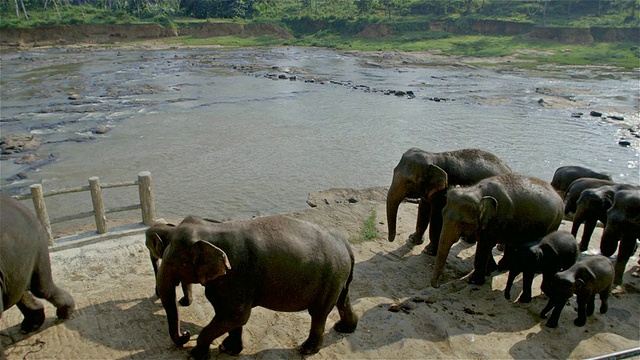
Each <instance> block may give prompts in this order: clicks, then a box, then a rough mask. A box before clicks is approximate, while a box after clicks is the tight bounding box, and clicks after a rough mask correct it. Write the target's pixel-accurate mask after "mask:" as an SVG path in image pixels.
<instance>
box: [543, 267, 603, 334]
mask: <svg viewBox="0 0 640 360" xmlns="http://www.w3.org/2000/svg"><path fill="white" fill-rule="evenodd" d="M613 276H614V269H613V265H612V264H611V261H610V260H609V259H608V258H606V257H604V256H602V255H595V256H589V257H587V258H585V259H582V260H580V261H578V262H577V263H575V264H574V265H573V266H572V267H570V268H569V269H567V270H565V271H561V272H559V273H557V274H556V275H555V276H554V277H553V280H552V281H551V283H550V284H549V285H548V286H547V287H546V288H545V294H547V296H548V297H549V302H548V303H547V306H545V307H544V309H542V311H541V312H540V317H541V318H543V319H546V318H547V314H548V313H549V311H551V310H553V313H552V314H551V317H550V318H549V320H547V326H548V327H551V328H554V327H557V326H558V319H559V318H560V313H561V312H562V309H563V308H564V306H565V304H566V303H567V301H568V300H569V299H570V298H571V297H572V296H573V294H576V295H577V302H578V317H577V318H576V319H575V320H574V321H573V323H574V324H575V325H576V326H584V324H585V323H586V322H587V316H591V315H593V312H594V310H595V299H596V294H599V295H600V302H601V304H600V313H601V314H604V313H606V312H607V310H608V309H609V305H608V303H607V301H608V299H609V293H610V292H611V286H612V284H613Z"/></svg>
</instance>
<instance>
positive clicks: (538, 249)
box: [504, 231, 580, 303]
mask: <svg viewBox="0 0 640 360" xmlns="http://www.w3.org/2000/svg"><path fill="white" fill-rule="evenodd" d="M579 254H580V251H578V242H577V241H576V238H574V237H573V235H571V234H570V233H569V232H567V231H554V232H552V233H551V234H549V235H547V236H545V237H543V238H542V240H540V241H539V242H537V243H529V244H524V245H522V246H515V247H513V248H511V249H510V252H509V262H508V267H509V277H508V279H507V287H506V288H505V289H504V297H505V299H507V300H509V299H510V298H511V286H512V285H513V280H514V279H515V278H516V276H518V274H520V273H523V278H522V294H521V295H520V298H519V299H518V302H521V303H528V302H531V285H532V283H533V277H534V275H535V274H536V273H542V286H541V288H542V291H543V292H544V291H545V288H546V286H547V284H548V282H549V281H550V280H551V278H553V276H554V275H555V274H556V273H557V272H558V271H562V270H566V269H568V268H570V267H571V266H572V265H573V264H575V263H576V260H578V255H579Z"/></svg>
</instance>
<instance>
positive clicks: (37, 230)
mask: <svg viewBox="0 0 640 360" xmlns="http://www.w3.org/2000/svg"><path fill="white" fill-rule="evenodd" d="M0 210H1V211H0V289H1V290H2V296H1V297H0V324H1V323H2V313H3V311H5V310H7V309H9V308H10V307H12V306H13V305H17V306H18V309H20V312H22V315H23V316H24V320H23V321H22V324H21V330H22V331H23V332H25V333H27V332H31V331H34V330H37V329H38V328H40V326H42V324H43V323H44V320H45V314H44V306H43V304H42V303H41V302H40V301H39V300H38V299H36V297H38V298H42V299H46V300H47V301H49V302H50V303H51V304H53V305H54V306H55V307H56V315H57V316H58V318H59V319H68V318H69V317H71V314H72V313H73V311H74V309H75V302H74V300H73V297H72V296H71V295H70V294H69V293H68V292H67V291H65V290H63V289H62V288H60V287H58V286H56V284H55V283H54V282H53V277H52V275H51V260H50V258H49V244H48V243H49V240H48V239H49V238H48V235H47V231H46V230H45V228H44V227H43V226H42V225H41V224H40V221H39V220H38V219H37V218H36V216H35V214H34V213H33V212H32V211H31V210H29V208H27V207H26V206H25V205H23V204H22V203H21V202H20V201H18V200H16V199H13V198H11V197H9V196H7V195H4V194H0ZM3 354H4V349H2V344H0V355H3Z"/></svg>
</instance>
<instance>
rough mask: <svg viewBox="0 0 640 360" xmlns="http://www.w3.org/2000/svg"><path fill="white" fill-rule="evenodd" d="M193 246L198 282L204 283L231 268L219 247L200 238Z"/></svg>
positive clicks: (225, 255)
mask: <svg viewBox="0 0 640 360" xmlns="http://www.w3.org/2000/svg"><path fill="white" fill-rule="evenodd" d="M193 246H194V247H195V261H194V262H195V266H196V280H197V282H198V283H200V284H202V285H204V284H205V283H207V282H209V281H211V280H213V279H215V278H217V277H218V276H222V275H224V274H226V273H227V270H231V264H229V259H228V258H227V254H226V253H225V252H224V251H223V250H222V249H220V248H219V247H217V246H215V245H213V244H211V243H208V242H206V241H202V240H199V241H197V242H196V243H195V244H194V245H193Z"/></svg>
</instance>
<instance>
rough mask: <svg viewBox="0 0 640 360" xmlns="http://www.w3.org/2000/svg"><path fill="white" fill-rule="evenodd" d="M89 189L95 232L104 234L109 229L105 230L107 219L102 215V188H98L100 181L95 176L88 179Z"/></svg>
mask: <svg viewBox="0 0 640 360" xmlns="http://www.w3.org/2000/svg"><path fill="white" fill-rule="evenodd" d="M89 187H90V188H91V201H92V202H93V214H94V216H95V218H96V230H97V231H98V234H104V233H106V232H107V231H108V230H109V229H107V217H106V215H105V213H104V203H103V202H102V188H101V187H100V179H99V178H98V177H97V176H93V177H90V178H89Z"/></svg>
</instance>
